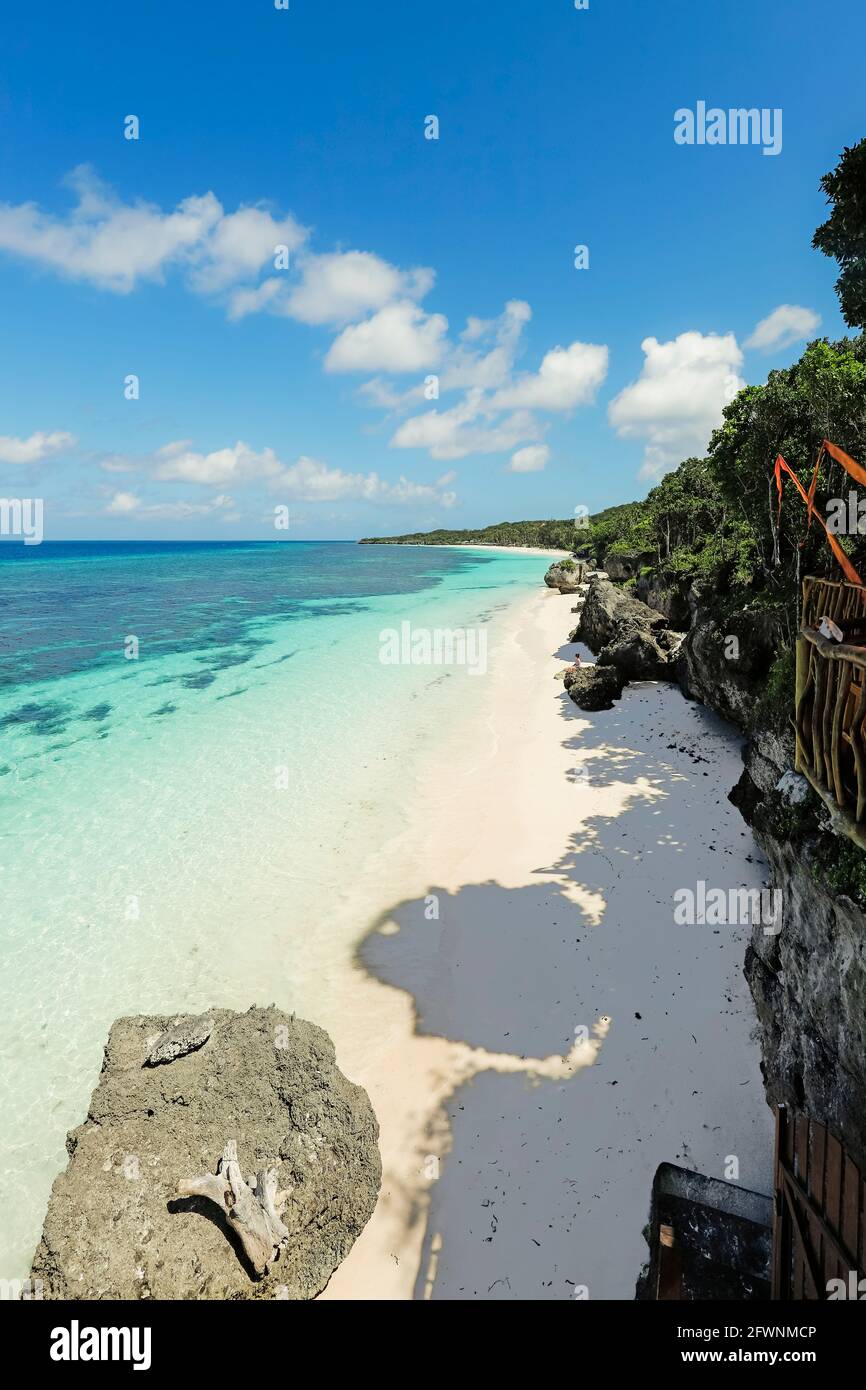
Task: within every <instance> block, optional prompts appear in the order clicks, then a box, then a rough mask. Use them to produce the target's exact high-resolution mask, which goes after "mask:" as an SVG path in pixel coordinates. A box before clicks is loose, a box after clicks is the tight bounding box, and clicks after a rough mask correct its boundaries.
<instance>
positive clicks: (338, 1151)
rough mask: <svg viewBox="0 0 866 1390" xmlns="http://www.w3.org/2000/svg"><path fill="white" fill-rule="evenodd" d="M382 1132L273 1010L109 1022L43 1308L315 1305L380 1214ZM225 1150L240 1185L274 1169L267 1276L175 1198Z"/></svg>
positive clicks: (48, 1250)
mask: <svg viewBox="0 0 866 1390" xmlns="http://www.w3.org/2000/svg"><path fill="white" fill-rule="evenodd" d="M160 1035H163V1036H162V1037H160ZM158 1040H159V1041H158ZM155 1044H156V1045H157V1046H156V1050H155ZM377 1138H378V1126H377V1123H376V1118H375V1115H374V1114H373V1110H372V1108H371V1106H370V1102H369V1100H368V1098H367V1095H366V1093H365V1092H364V1091H363V1090H362V1089H361V1087H360V1086H355V1085H353V1084H352V1083H351V1082H349V1081H347V1080H346V1078H345V1077H344V1076H343V1074H342V1073H341V1072H340V1071H339V1070H338V1068H337V1066H336V1062H335V1056H334V1047H333V1044H332V1042H331V1040H330V1038H329V1037H328V1035H327V1033H324V1032H323V1031H322V1029H321V1028H317V1027H315V1026H314V1025H313V1024H312V1023H305V1022H303V1021H302V1020H301V1019H296V1018H294V1017H290V1016H289V1015H287V1014H284V1013H281V1012H280V1010H278V1009H276V1008H268V1009H264V1008H253V1009H250V1010H249V1011H248V1012H247V1013H243V1014H239V1013H233V1012H231V1011H230V1010H227V1009H213V1010H211V1011H210V1012H209V1013H208V1014H206V1015H202V1016H201V1017H198V1018H192V1017H176V1018H158V1017H136V1018H121V1019H118V1020H117V1022H116V1023H115V1024H114V1025H113V1027H112V1029H111V1032H110V1035H109V1039H108V1044H107V1046H106V1049H105V1060H104V1062H103V1067H102V1074H101V1076H100V1078H99V1083H98V1085H97V1087H96V1090H95V1091H94V1092H93V1095H92V1097H91V1101H90V1107H89V1110H88V1115H87V1119H86V1120H85V1121H84V1123H83V1124H82V1125H80V1126H79V1127H78V1128H77V1129H75V1130H73V1131H72V1133H71V1134H70V1135H69V1138H68V1140H67V1149H68V1151H69V1164H68V1166H67V1168H66V1171H65V1172H64V1173H61V1175H60V1176H59V1177H58V1178H57V1179H56V1181H55V1183H54V1187H53V1189H52V1192H51V1197H50V1200H49V1204H48V1212H47V1215H46V1217H45V1224H44V1226H43V1230H42V1238H41V1240H40V1242H39V1246H38V1248H37V1251H36V1255H35V1257H34V1261H33V1268H32V1271H31V1274H32V1277H33V1278H36V1279H41V1280H42V1283H43V1291H44V1297H45V1298H52V1299H67V1298H74V1299H146V1298H157V1299H250V1298H251V1299H262V1298H268V1299H270V1298H287V1299H309V1298H314V1297H315V1295H316V1294H318V1293H320V1292H321V1291H322V1289H323V1288H324V1287H325V1285H326V1284H327V1282H328V1280H329V1279H330V1277H331V1274H332V1273H333V1271H334V1270H335V1269H336V1268H337V1266H338V1265H339V1264H340V1263H341V1261H342V1260H343V1259H344V1258H345V1256H346V1255H347V1254H348V1252H349V1250H350V1249H351V1247H352V1245H353V1243H354V1241H355V1239H356V1238H357V1236H358V1235H359V1234H360V1232H361V1231H362V1230H363V1228H364V1226H365V1224H366V1222H367V1221H368V1219H369V1217H370V1215H371V1214H372V1211H373V1208H374V1207H375V1205H376V1199H377V1196H378V1192H379V1184H380V1181H381V1164H380V1160H379V1151H378V1147H377ZM228 1140H233V1141H235V1143H236V1146H237V1158H238V1161H239V1164H240V1171H241V1173H242V1174H243V1177H244V1178H246V1179H247V1180H248V1181H249V1175H252V1174H257V1173H259V1172H260V1171H261V1170H263V1169H268V1168H271V1167H274V1168H275V1169H276V1174H275V1177H276V1189H277V1193H278V1195H277V1206H278V1209H279V1211H280V1215H281V1220H282V1223H283V1224H284V1226H285V1228H286V1231H287V1235H288V1239H287V1242H286V1245H285V1248H284V1249H282V1250H280V1252H279V1255H278V1257H277V1258H276V1260H275V1262H274V1263H273V1265H272V1266H271V1268H270V1269H269V1270H268V1271H267V1272H266V1273H265V1274H264V1275H263V1277H256V1276H255V1274H254V1272H253V1270H252V1269H251V1268H250V1266H249V1264H248V1262H247V1261H246V1260H245V1257H244V1252H243V1250H242V1248H241V1246H240V1243H239V1239H238V1236H237V1229H236V1228H233V1227H232V1225H231V1222H230V1220H228V1219H226V1217H225V1216H224V1215H223V1214H222V1213H221V1212H220V1210H219V1208H218V1207H217V1206H216V1205H215V1204H214V1202H213V1201H210V1200H207V1199H206V1198H204V1197H201V1196H194V1197H179V1196H178V1193H177V1188H178V1184H179V1183H181V1182H183V1181H184V1180H186V1179H191V1178H196V1177H197V1176H199V1175H201V1174H207V1173H212V1172H213V1171H214V1170H215V1167H216V1165H217V1161H218V1160H219V1158H220V1156H221V1155H222V1153H223V1150H224V1147H225V1145H226V1142H227V1141H228Z"/></svg>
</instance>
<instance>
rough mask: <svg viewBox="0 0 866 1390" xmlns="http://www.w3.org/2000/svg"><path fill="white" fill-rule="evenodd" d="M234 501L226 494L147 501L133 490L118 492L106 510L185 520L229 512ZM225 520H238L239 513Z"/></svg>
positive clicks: (116, 514)
mask: <svg viewBox="0 0 866 1390" xmlns="http://www.w3.org/2000/svg"><path fill="white" fill-rule="evenodd" d="M233 507H234V502H233V501H232V499H231V497H228V496H227V495H226V494H224V493H223V494H220V496H218V497H214V498H212V499H211V501H210V502H182V501H178V502H145V501H144V500H143V499H142V498H141V497H138V496H136V494H135V493H132V492H116V493H115V494H114V496H113V497H112V499H111V501H110V502H109V503H108V506H107V507H106V508H105V511H106V512H107V513H108V514H109V515H110V516H131V515H133V514H134V515H135V516H147V517H159V518H164V519H165V520H167V521H185V520H186V518H187V517H190V516H209V515H210V514H211V513H213V512H227V509H229V508H233ZM224 519H225V520H237V513H233V514H232V515H231V516H228V515H227V516H226V517H225V518H224Z"/></svg>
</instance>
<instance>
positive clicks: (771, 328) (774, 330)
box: [744, 304, 821, 352]
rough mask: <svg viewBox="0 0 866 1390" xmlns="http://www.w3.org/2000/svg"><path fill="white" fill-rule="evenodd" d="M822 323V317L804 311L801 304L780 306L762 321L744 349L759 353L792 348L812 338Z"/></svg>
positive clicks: (810, 311) (812, 312)
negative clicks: (753, 349)
mask: <svg viewBox="0 0 866 1390" xmlns="http://www.w3.org/2000/svg"><path fill="white" fill-rule="evenodd" d="M820 322H821V316H820V314H816V313H815V311H814V309H804V308H803V307H802V306H801V305H799V304H780V305H779V307H778V309H774V310H773V312H772V314H768V315H767V317H766V318H765V319H761V322H760V323H759V324H758V325H757V326H756V328H755V330H754V332H753V333H752V335H751V337H750V338H747V339H746V341H745V343H744V347H747V348H756V349H757V351H758V352H773V351H774V349H777V348H786V347H790V346H791V345H792V343H801V342H803V341H804V340H805V339H806V338H809V337H811V335H812V334H813V333H814V332H815V330H816V329H817V328H818V325H819V324H820Z"/></svg>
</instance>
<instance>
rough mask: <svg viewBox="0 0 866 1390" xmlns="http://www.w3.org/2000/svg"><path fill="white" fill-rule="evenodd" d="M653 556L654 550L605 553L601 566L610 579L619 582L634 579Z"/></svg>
mask: <svg viewBox="0 0 866 1390" xmlns="http://www.w3.org/2000/svg"><path fill="white" fill-rule="evenodd" d="M654 558H655V551H654V550H649V551H642V552H638V553H636V554H634V555H613V554H607V555H605V557H604V566H603V568H604V570H605V573H606V574H607V575H608V576H609V577H610V578H611V579H615V580H617V581H619V582H620V583H621V582H622V581H623V580H625V579H634V578H635V577H636V576H637V575H638V574H639V573H640V571H641V570H642V569H644V568H645V567H646V566H647V565H648V564H650V563H651V562H652V560H653V559H654Z"/></svg>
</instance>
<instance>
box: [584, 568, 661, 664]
mask: <svg viewBox="0 0 866 1390" xmlns="http://www.w3.org/2000/svg"><path fill="white" fill-rule="evenodd" d="M575 640H577V641H581V642H585V643H586V644H587V646H588V647H590V648H592V650H593V651H594V652H596V653H597V661H598V664H599V666H615V667H616V668H617V670H618V671H619V672H620V673H621V674H622V676H623V677H624V679H625V680H665V679H668V680H672V679H673V678H674V676H675V658H676V652H677V649H678V646H679V644H680V642H681V640H682V637H681V634H680V633H676V632H671V630H670V629H669V628H668V626H667V619H666V618H665V616H664V614H663V613H657V612H656V611H655V610H654V609H652V608H648V607H647V605H646V604H645V603H641V602H640V600H639V599H636V598H633V597H632V596H631V594H629V593H627V592H626V591H625V590H623V589H619V588H617V586H616V585H615V584H613V583H612V582H611V581H610V580H609V579H593V580H592V582H591V583H590V586H589V592H588V594H587V596H586V602H585V603H584V605H583V609H582V610H581V614H580V623H579V624H578V627H577V629H576V633H575Z"/></svg>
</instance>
